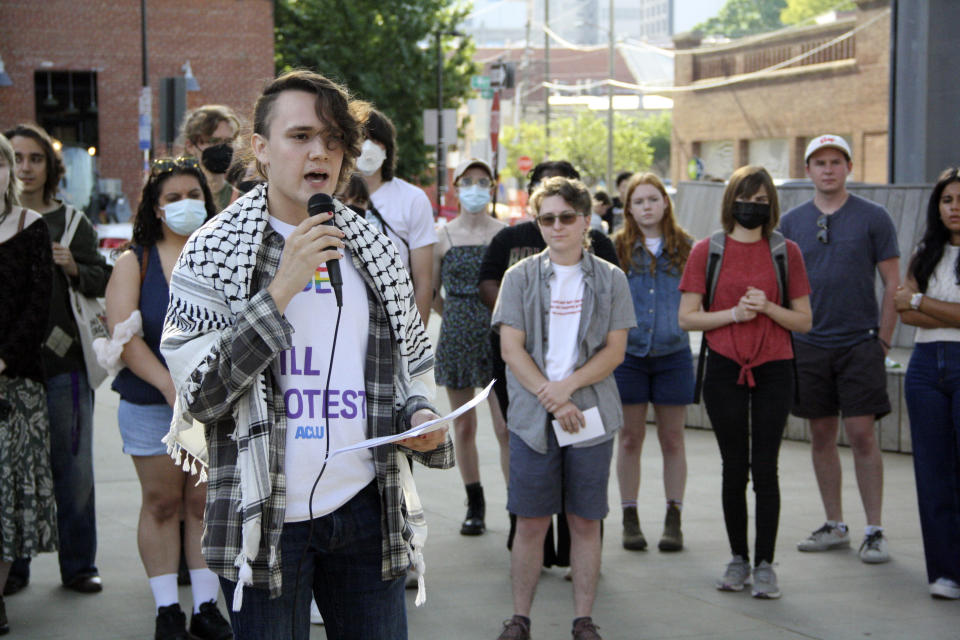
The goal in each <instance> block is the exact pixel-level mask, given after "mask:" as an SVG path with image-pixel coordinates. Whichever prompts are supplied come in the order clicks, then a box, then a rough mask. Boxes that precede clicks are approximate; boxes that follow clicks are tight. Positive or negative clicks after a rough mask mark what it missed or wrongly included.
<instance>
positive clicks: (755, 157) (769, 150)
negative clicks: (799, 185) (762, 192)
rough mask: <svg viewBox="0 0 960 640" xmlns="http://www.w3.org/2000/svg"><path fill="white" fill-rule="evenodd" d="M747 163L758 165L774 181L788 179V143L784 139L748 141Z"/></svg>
mask: <svg viewBox="0 0 960 640" xmlns="http://www.w3.org/2000/svg"><path fill="white" fill-rule="evenodd" d="M747 162H749V163H750V164H754V165H760V166H761V167H763V168H764V169H766V170H767V173H769V174H770V176H771V177H772V178H774V179H780V180H786V179H788V178H789V177H790V143H789V141H788V140H787V139H786V138H761V139H757V140H750V142H749V145H748V152H747Z"/></svg>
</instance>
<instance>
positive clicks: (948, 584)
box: [930, 578, 960, 600]
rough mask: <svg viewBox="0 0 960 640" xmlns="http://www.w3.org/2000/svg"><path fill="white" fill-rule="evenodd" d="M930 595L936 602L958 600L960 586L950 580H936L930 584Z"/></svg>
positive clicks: (959, 597)
mask: <svg viewBox="0 0 960 640" xmlns="http://www.w3.org/2000/svg"><path fill="white" fill-rule="evenodd" d="M930 595H931V596H933V597H934V598H937V599H938V600H960V584H957V583H956V582H954V581H953V580H951V579H950V578H937V581H936V582H933V583H931V584H930Z"/></svg>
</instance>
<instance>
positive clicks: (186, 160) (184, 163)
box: [150, 156, 200, 176]
mask: <svg viewBox="0 0 960 640" xmlns="http://www.w3.org/2000/svg"><path fill="white" fill-rule="evenodd" d="M174 169H197V170H199V169H200V161H199V160H197V159H196V158H194V157H193V156H180V157H179V158H176V159H174V158H157V159H156V160H154V161H153V164H152V165H151V166H150V174H151V175H153V176H161V175H163V174H165V173H167V172H169V171H173V170H174Z"/></svg>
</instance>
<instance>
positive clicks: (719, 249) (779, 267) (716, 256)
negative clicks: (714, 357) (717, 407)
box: [693, 231, 793, 404]
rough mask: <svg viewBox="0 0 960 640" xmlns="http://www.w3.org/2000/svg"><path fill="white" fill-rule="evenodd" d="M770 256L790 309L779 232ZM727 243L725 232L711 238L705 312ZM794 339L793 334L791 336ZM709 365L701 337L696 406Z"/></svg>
mask: <svg viewBox="0 0 960 640" xmlns="http://www.w3.org/2000/svg"><path fill="white" fill-rule="evenodd" d="M769 240H770V256H771V257H772V258H773V265H774V268H775V271H776V273H777V286H778V287H779V288H780V300H782V301H783V306H784V307H786V308H787V309H789V308H790V296H789V294H788V293H787V292H788V291H789V290H790V289H789V288H788V286H787V285H788V282H787V273H788V270H787V240H786V238H784V237H783V234H782V233H780V232H779V231H774V232H773V233H771V234H770V238H769ZM726 243H727V234H726V233H724V232H723V231H714V232H713V234H712V235H711V236H710V255H709V257H708V258H707V291H706V293H705V294H704V296H703V303H702V304H703V310H704V311H709V310H710V306H711V305H712V304H713V294H714V293H715V292H716V288H717V279H718V278H719V277H720V268H719V267H720V266H721V265H722V264H723V250H724V247H725V246H726ZM790 339H791V340H792V339H793V334H792V333H791V334H790ZM706 363H707V337H706V336H705V335H704V336H701V337H700V357H699V358H698V359H697V384H696V387H695V388H694V391H693V402H694V404H699V403H700V392H701V391H702V390H703V370H704V367H705V366H706Z"/></svg>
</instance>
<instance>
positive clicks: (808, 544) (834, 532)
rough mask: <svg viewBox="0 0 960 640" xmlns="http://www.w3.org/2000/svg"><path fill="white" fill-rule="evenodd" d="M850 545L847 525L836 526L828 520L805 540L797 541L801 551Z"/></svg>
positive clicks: (827, 549)
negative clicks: (828, 522)
mask: <svg viewBox="0 0 960 640" xmlns="http://www.w3.org/2000/svg"><path fill="white" fill-rule="evenodd" d="M849 547H850V531H849V530H847V528H846V527H843V528H841V527H835V526H832V525H830V524H827V523H826V522H825V523H824V524H823V526H822V527H820V528H819V529H817V530H816V531H814V532H813V533H811V534H810V535H809V536H807V538H806V539H805V540H801V541H800V542H798V543H797V549H798V550H800V551H829V550H830V549H847V548H849Z"/></svg>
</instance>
